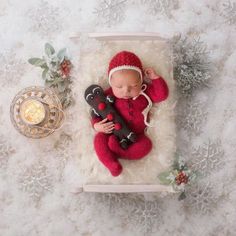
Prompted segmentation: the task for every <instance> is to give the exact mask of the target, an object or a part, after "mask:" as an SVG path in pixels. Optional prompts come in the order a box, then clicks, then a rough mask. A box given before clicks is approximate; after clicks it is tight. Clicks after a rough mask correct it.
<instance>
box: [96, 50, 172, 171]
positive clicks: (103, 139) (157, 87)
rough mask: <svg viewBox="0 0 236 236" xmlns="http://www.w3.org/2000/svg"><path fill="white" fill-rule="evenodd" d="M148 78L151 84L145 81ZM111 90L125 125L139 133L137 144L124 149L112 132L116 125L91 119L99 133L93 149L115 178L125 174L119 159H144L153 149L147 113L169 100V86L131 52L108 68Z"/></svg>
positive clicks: (105, 120) (108, 93)
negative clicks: (143, 65)
mask: <svg viewBox="0 0 236 236" xmlns="http://www.w3.org/2000/svg"><path fill="white" fill-rule="evenodd" d="M144 75H145V76H147V77H148V78H149V79H150V80H151V83H146V82H144V79H143V77H144ZM108 79H109V84H110V88H109V89H108V90H106V91H105V94H106V95H110V96H114V97H115V101H114V104H113V106H114V108H115V109H116V110H117V111H118V112H119V114H120V115H121V116H122V118H123V119H124V120H125V121H126V124H127V125H128V127H129V128H130V130H132V131H133V132H134V133H135V134H136V142H134V143H132V144H131V145H129V146H128V148H127V149H123V148H122V147H121V146H120V143H119V140H118V138H117V137H116V136H115V135H114V134H113V133H112V132H113V130H114V128H115V124H114V123H113V122H112V121H109V120H108V119H107V118H105V119H102V118H101V117H99V116H96V114H95V115H94V116H93V117H92V124H93V127H94V129H95V130H96V131H97V132H98V133H97V134H96V136H95V139H94V148H95V151H96V154H97V156H98V158H99V160H100V161H101V162H102V163H103V164H104V166H106V168H108V170H109V171H110V172H111V174H112V175H113V176H118V175H120V174H121V172H122V166H121V164H120V162H119V158H124V159H129V160H138V159H141V158H143V157H145V156H146V155H147V154H148V153H149V152H150V151H151V149H152V142H151V140H150V139H149V138H148V137H147V136H146V135H145V128H146V127H147V126H148V125H149V123H148V112H149V110H150V109H151V106H152V103H153V102H155V103H157V102H161V101H163V100H165V99H166V98H167V97H168V93H169V90H168V86H167V84H166V82H165V80H164V79H163V78H162V77H160V76H158V75H157V74H156V72H155V71H154V70H153V69H152V68H146V69H145V70H143V68H142V63H141V61H140V59H139V57H138V56H137V55H135V54H134V53H132V52H128V51H122V52H119V53H117V54H116V55H115V56H114V57H113V58H112V59H111V61H110V64H109V68H108Z"/></svg>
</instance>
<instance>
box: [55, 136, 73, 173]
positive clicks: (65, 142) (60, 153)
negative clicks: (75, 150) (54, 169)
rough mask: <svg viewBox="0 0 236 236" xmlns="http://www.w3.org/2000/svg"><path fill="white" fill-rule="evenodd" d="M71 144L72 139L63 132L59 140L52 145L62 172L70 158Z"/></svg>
mask: <svg viewBox="0 0 236 236" xmlns="http://www.w3.org/2000/svg"><path fill="white" fill-rule="evenodd" d="M71 144H72V137H71V136H70V135H69V134H66V133H64V132H62V133H61V135H60V137H59V139H58V140H57V141H56V142H55V144H54V151H55V152H56V154H57V157H58V158H59V163H60V167H59V168H60V169H61V170H63V169H64V167H65V165H66V163H67V161H68V159H69V157H70V156H71V152H70V150H71V149H72V148H71Z"/></svg>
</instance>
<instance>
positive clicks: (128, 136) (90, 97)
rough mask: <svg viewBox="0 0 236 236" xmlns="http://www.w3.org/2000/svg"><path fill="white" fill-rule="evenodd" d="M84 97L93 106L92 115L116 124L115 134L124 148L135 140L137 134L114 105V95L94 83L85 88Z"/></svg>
mask: <svg viewBox="0 0 236 236" xmlns="http://www.w3.org/2000/svg"><path fill="white" fill-rule="evenodd" d="M84 98H85V100H86V102H87V103H88V104H89V105H90V106H91V107H92V117H101V118H102V119H105V118H107V120H108V121H112V122H113V123H114V124H115V126H114V130H113V134H115V135H116V136H117V137H118V138H119V141H120V145H121V147H122V148H123V149H127V148H128V144H129V143H130V142H131V143H134V142H135V140H136V135H135V134H134V132H132V131H131V130H130V129H129V128H128V126H127V125H126V123H125V121H124V119H123V118H122V117H121V116H120V115H119V114H118V112H117V111H116V110H115V109H114V107H113V106H112V103H114V101H115V97H114V96H106V95H105V94H104V91H103V89H102V88H101V87H100V86H99V85H95V84H93V85H90V86H89V87H88V88H87V89H86V90H85V93H84Z"/></svg>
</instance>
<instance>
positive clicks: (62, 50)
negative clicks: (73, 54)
mask: <svg viewBox="0 0 236 236" xmlns="http://www.w3.org/2000/svg"><path fill="white" fill-rule="evenodd" d="M65 54H66V48H62V49H61V50H60V51H59V52H58V53H57V58H58V59H59V61H60V63H62V62H63V60H64V58H65Z"/></svg>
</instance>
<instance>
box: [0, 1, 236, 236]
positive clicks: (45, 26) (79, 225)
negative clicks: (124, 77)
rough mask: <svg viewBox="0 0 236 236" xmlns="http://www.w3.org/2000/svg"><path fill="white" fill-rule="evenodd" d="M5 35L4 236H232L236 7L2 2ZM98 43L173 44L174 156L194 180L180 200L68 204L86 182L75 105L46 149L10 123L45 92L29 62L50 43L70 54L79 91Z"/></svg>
mask: <svg viewBox="0 0 236 236" xmlns="http://www.w3.org/2000/svg"><path fill="white" fill-rule="evenodd" d="M0 28H1V32H0V41H1V48H0V62H1V67H0V85H1V86H0V91H1V92H0V96H1V102H0V215H1V220H0V235H9V236H16V235H17V236H18V235H22V236H25V235H31V236H33V235H40V236H41V235H50V236H51V235H70V236H73V235H76V236H77V235H83V236H88V235H108V236H110V235H112V236H116V235H120V234H122V235H127V236H130V235H155V236H157V235H161V236H163V235H177V236H178V235H181V236H182V235H184V236H185V235H211V236H213V235H214V236H217V235H219V236H221V235H227V236H228V235H229V236H230V235H232V236H233V235H235V232H236V226H235V221H236V211H235V205H236V188H235V185H236V171H235V168H236V157H235V152H236V148H235V147H236V135H235V133H236V126H235V119H236V98H235V91H236V82H235V74H236V70H235V59H236V50H235V48H236V47H235V46H236V43H235V42H236V40H235V38H236V37H235V36H236V2H235V1H233V0H220V1H216V0H215V1H214V0H211V1H210V0H209V1H203V0H201V1H195V0H186V1H179V0H174V1H170V0H140V1H128V0H114V1H111V0H97V1H73V0H68V1H61V0H59V1H55V0H53V1H44V0H34V1H16V0H2V1H1V4H0ZM99 31H103V32H104V31H110V32H114V31H129V32H132V31H133V32H140V31H143V32H158V33H159V34H160V35H161V36H163V37H167V38H169V39H170V41H171V42H172V43H173V48H174V55H173V58H174V62H175V70H174V73H175V79H176V81H177V85H178V89H179V96H178V104H177V107H176V112H177V120H176V122H177V125H178V139H177V142H178V152H179V153H180V154H181V155H182V156H183V157H184V158H185V160H186V161H187V162H188V164H189V166H190V167H191V168H193V169H194V170H196V171H197V172H198V173H199V180H198V181H197V182H196V183H195V184H193V185H191V186H190V187H189V188H187V189H186V195H187V198H186V199H185V200H182V201H178V200H177V195H167V196H163V195H160V194H144V195H142V194H88V193H83V194H80V195H75V194H72V193H71V191H72V189H73V186H75V184H76V183H78V182H83V180H82V179H81V175H80V174H81V173H78V169H76V158H77V156H76V149H77V148H78V147H76V144H77V139H78V138H81V137H80V131H79V130H78V129H77V128H76V126H75V123H76V121H77V120H78V119H79V117H76V116H75V115H74V114H75V113H74V111H75V109H79V104H78V103H77V104H76V105H75V106H74V107H71V108H70V109H68V110H67V121H66V123H65V125H64V127H63V129H61V130H59V131H58V132H55V133H54V134H52V135H51V136H49V137H47V138H45V139H42V140H31V139H27V138H25V137H23V136H21V135H20V134H18V133H17V131H16V130H15V129H14V128H13V126H12V124H11V123H10V119H9V107H10V103H11V100H12V98H13V97H14V95H15V94H16V93H17V92H18V91H19V90H21V89H22V88H24V87H26V86H31V85H43V81H42V79H41V71H39V70H37V69H35V68H32V66H31V65H29V64H28V63H27V59H28V58H30V57H32V56H37V55H42V51H43V46H44V44H45V42H51V43H52V44H53V45H54V46H55V47H56V48H57V49H59V48H62V47H67V48H68V50H69V52H70V56H71V58H72V62H73V64H74V66H75V67H74V77H75V79H78V80H81V79H82V78H77V77H76V71H78V69H79V60H80V55H79V51H80V48H81V47H86V38H87V33H88V32H99ZM75 34H77V35H78V36H80V37H79V38H77V39H74V40H71V39H69V36H73V35H75ZM74 96H75V97H76V93H75V94H74Z"/></svg>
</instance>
